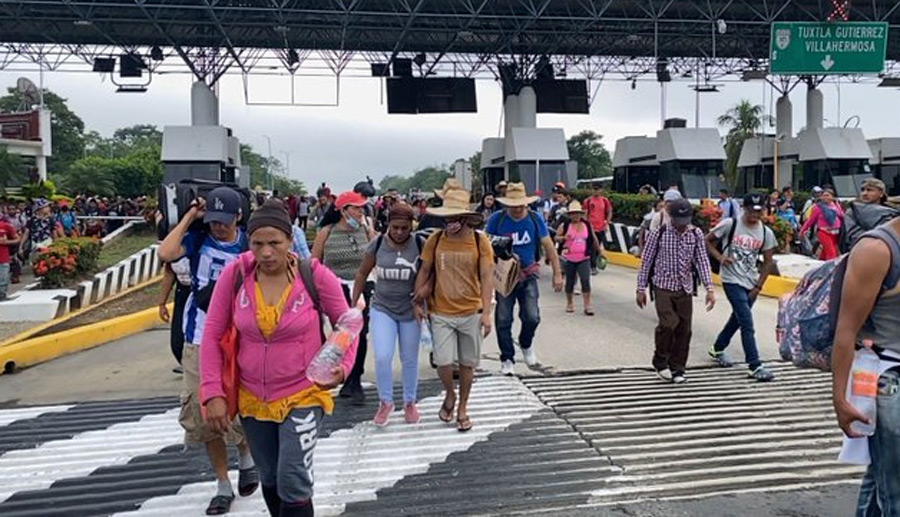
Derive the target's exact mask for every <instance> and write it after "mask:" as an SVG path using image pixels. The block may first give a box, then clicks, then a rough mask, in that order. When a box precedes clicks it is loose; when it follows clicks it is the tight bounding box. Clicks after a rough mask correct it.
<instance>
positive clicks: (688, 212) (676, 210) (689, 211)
mask: <svg viewBox="0 0 900 517" xmlns="http://www.w3.org/2000/svg"><path fill="white" fill-rule="evenodd" d="M667 210H668V212H669V217H670V218H671V220H672V224H673V225H675V226H685V225H688V224H691V221H693V220H694V206H693V205H691V202H690V201H688V200H687V199H676V200H674V201H670V202H669V207H668V208H667Z"/></svg>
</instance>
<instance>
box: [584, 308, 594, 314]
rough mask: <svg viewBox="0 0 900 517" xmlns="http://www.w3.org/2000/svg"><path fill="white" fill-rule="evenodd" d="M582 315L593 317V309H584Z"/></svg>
mask: <svg viewBox="0 0 900 517" xmlns="http://www.w3.org/2000/svg"><path fill="white" fill-rule="evenodd" d="M584 314H585V315H587V316H593V315H594V309H585V310H584Z"/></svg>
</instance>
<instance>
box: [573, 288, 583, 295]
mask: <svg viewBox="0 0 900 517" xmlns="http://www.w3.org/2000/svg"><path fill="white" fill-rule="evenodd" d="M572 294H574V295H575V296H578V295H580V294H581V288H580V287H576V288H575V289H574V290H573V291H572Z"/></svg>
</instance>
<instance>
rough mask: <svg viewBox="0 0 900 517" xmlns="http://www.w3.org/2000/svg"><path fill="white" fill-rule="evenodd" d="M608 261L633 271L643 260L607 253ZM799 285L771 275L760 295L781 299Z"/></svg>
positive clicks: (624, 254) (715, 280)
mask: <svg viewBox="0 0 900 517" xmlns="http://www.w3.org/2000/svg"><path fill="white" fill-rule="evenodd" d="M606 259H607V260H609V263H610V264H615V265H617V266H624V267H630V268H633V269H639V268H640V267H641V259H639V258H638V257H635V256H634V255H630V254H628V253H619V252H616V251H607V252H606ZM713 282H714V283H715V284H716V285H722V281H721V280H720V279H719V275H713ZM799 283H800V281H799V280H795V279H793V278H784V277H781V276H775V275H770V276H769V278H767V279H766V283H765V285H763V290H762V292H761V293H760V294H762V295H763V296H768V297H770V298H781V297H782V296H784V295H786V294H788V293H791V292H793V291H794V289H796V288H797V284H799Z"/></svg>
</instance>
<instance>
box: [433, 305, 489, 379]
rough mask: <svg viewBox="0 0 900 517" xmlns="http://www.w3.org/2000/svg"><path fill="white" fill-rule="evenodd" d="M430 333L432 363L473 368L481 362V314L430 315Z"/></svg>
mask: <svg viewBox="0 0 900 517" xmlns="http://www.w3.org/2000/svg"><path fill="white" fill-rule="evenodd" d="M431 335H432V338H433V339H434V364H436V365H438V366H452V365H453V363H454V362H458V363H459V364H460V365H461V366H470V367H472V368H475V367H477V366H478V365H479V363H480V362H481V342H482V340H483V338H482V334H481V314H480V313H477V312H476V313H475V314H472V315H469V316H440V315H437V314H432V315H431Z"/></svg>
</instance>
